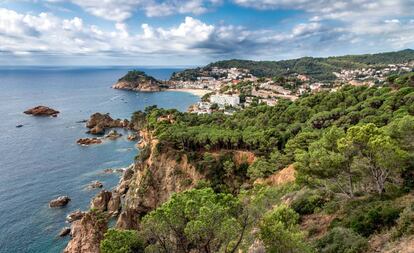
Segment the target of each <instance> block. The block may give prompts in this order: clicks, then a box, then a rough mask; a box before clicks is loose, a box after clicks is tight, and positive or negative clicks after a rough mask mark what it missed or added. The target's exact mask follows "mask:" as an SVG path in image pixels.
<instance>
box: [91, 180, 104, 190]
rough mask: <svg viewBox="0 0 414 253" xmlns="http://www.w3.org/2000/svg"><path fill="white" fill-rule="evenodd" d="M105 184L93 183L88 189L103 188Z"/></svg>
mask: <svg viewBox="0 0 414 253" xmlns="http://www.w3.org/2000/svg"><path fill="white" fill-rule="evenodd" d="M102 187H103V184H102V183H101V182H99V181H92V182H91V183H90V184H89V185H88V188H89V189H96V188H102Z"/></svg>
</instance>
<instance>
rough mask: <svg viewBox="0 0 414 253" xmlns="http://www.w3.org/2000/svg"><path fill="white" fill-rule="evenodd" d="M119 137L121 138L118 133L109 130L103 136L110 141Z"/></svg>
mask: <svg viewBox="0 0 414 253" xmlns="http://www.w3.org/2000/svg"><path fill="white" fill-rule="evenodd" d="M119 137H122V134H120V133H118V132H117V131H116V130H111V131H110V132H109V133H108V134H107V135H105V138H107V139H110V140H116V139H118V138H119Z"/></svg>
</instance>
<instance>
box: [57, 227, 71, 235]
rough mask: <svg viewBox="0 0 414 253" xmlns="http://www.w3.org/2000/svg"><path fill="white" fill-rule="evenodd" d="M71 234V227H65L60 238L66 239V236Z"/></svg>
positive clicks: (60, 233)
mask: <svg viewBox="0 0 414 253" xmlns="http://www.w3.org/2000/svg"><path fill="white" fill-rule="evenodd" d="M69 233H70V227H64V228H62V230H60V232H59V236H60V237H64V236H67V235H68V234H69Z"/></svg>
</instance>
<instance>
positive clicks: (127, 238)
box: [100, 229, 143, 253]
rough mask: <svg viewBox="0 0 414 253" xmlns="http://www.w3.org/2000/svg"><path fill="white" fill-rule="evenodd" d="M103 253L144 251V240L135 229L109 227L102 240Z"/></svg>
mask: <svg viewBox="0 0 414 253" xmlns="http://www.w3.org/2000/svg"><path fill="white" fill-rule="evenodd" d="M100 249H101V253H138V252H143V242H142V240H141V239H140V238H139V237H138V233H137V231H134V230H116V229H109V230H108V231H107V232H106V233H105V236H104V239H103V240H102V241H101V245H100Z"/></svg>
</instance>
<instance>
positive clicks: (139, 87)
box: [112, 70, 161, 92]
mask: <svg viewBox="0 0 414 253" xmlns="http://www.w3.org/2000/svg"><path fill="white" fill-rule="evenodd" d="M112 88H114V89H121V90H132V91H142V92H154V91H160V90H161V82H159V81H158V80H156V79H155V78H153V77H152V76H148V75H146V74H145V73H144V72H142V71H137V70H134V71H129V72H128V73H127V74H126V75H125V76H124V77H122V78H121V79H119V80H118V82H117V83H115V84H114V85H112Z"/></svg>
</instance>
